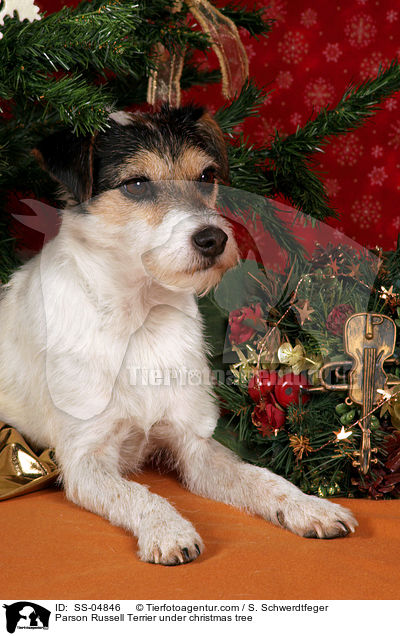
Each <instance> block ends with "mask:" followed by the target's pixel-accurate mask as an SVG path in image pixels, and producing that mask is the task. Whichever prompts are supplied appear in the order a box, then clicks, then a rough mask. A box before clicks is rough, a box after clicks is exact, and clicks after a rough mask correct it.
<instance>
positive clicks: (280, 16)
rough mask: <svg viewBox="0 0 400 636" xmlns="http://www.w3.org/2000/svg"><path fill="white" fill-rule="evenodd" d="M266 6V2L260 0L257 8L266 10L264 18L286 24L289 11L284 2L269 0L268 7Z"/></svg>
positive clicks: (281, 0) (282, 0)
mask: <svg viewBox="0 0 400 636" xmlns="http://www.w3.org/2000/svg"><path fill="white" fill-rule="evenodd" d="M265 5H266V3H265V0H259V2H257V6H258V7H259V8H260V9H264V13H263V17H264V18H265V19H267V20H276V21H277V22H285V20H286V14H287V9H286V2H284V0H269V2H268V3H267V6H265Z"/></svg>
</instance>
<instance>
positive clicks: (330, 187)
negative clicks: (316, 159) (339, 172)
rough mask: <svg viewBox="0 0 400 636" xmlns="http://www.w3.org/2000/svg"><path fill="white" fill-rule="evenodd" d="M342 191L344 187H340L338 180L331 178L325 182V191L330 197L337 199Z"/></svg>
mask: <svg viewBox="0 0 400 636" xmlns="http://www.w3.org/2000/svg"><path fill="white" fill-rule="evenodd" d="M341 189H342V186H341V185H339V180H338V179H331V178H330V179H326V180H325V190H326V192H327V194H328V196H329V197H332V198H333V197H336V196H337V195H338V193H339V191H340V190H341Z"/></svg>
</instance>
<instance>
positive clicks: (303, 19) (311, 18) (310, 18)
mask: <svg viewBox="0 0 400 636" xmlns="http://www.w3.org/2000/svg"><path fill="white" fill-rule="evenodd" d="M317 16H318V14H317V12H316V11H314V9H306V10H305V11H303V13H302V14H301V16H300V24H302V25H303V26H305V27H306V28H307V29H309V28H310V27H312V26H314V25H315V24H317Z"/></svg>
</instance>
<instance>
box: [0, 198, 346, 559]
mask: <svg viewBox="0 0 400 636" xmlns="http://www.w3.org/2000/svg"><path fill="white" fill-rule="evenodd" d="M98 203H99V202H97V205H98ZM122 204H123V203H122V202H121V205H122ZM209 223H211V224H216V225H219V226H220V227H222V228H224V229H225V230H226V231H227V232H228V234H229V239H228V244H227V247H226V250H225V252H224V254H223V255H221V257H219V270H218V267H215V268H211V270H206V271H204V272H194V273H193V274H191V275H190V274H186V275H182V276H181V277H180V278H179V276H178V278H176V280H175V279H174V276H175V275H176V274H177V273H179V272H180V273H181V274H182V272H184V271H185V268H187V267H188V266H191V265H193V262H194V260H193V259H194V256H193V246H191V244H190V236H191V234H192V233H193V231H194V230H195V229H196V227H197V228H199V229H200V228H202V227H204V225H207V224H209ZM236 258H237V250H236V245H235V242H234V239H233V237H232V234H231V232H230V230H229V228H228V226H227V224H226V222H225V221H224V220H223V219H222V218H221V217H219V216H218V215H216V213H213V212H212V211H211V210H210V211H207V212H205V213H204V215H200V214H198V215H196V214H193V213H192V214H190V213H187V212H186V213H185V211H184V210H182V209H176V210H175V209H174V210H171V212H170V213H169V214H167V215H166V217H165V219H164V220H163V221H162V223H160V225H159V227H158V228H156V229H154V227H153V228H152V227H150V225H148V224H147V223H146V221H145V220H144V219H139V218H135V219H133V220H132V221H130V222H129V223H128V224H125V225H112V224H111V223H108V222H107V220H106V219H105V218H104V217H102V216H101V215H100V216H98V215H93V214H85V215H83V214H77V213H76V212H74V211H73V210H67V211H66V212H64V218H63V223H62V227H61V230H60V233H59V234H58V236H57V237H56V238H55V239H53V240H52V241H51V242H49V243H48V244H47V245H46V246H45V247H44V249H43V251H42V253H41V254H40V255H38V256H36V257H34V258H33V259H32V260H31V261H30V262H28V263H27V264H26V265H24V266H23V267H22V268H21V269H20V270H19V271H17V272H16V273H15V274H14V276H13V277H12V279H11V281H10V283H9V284H8V285H7V286H6V288H5V289H4V290H3V295H2V298H1V302H0V324H1V329H2V338H1V340H0V418H1V419H4V420H5V421H7V422H9V423H10V424H12V425H14V426H16V427H17V429H18V430H19V431H21V433H22V434H24V435H26V437H27V438H28V439H30V440H31V441H32V442H34V443H36V444H38V445H41V446H52V447H55V449H56V456H57V459H58V462H59V464H60V466H61V470H62V475H63V481H64V485H65V491H66V495H67V497H68V498H69V499H70V500H72V501H74V502H75V503H77V504H79V505H81V506H84V507H85V508H87V509H88V510H91V511H93V512H95V513H97V514H100V515H103V516H104V517H106V518H107V519H109V520H110V521H111V522H112V523H113V524H116V525H119V526H122V527H124V528H126V529H127V530H129V531H130V532H132V533H134V534H135V535H136V536H137V538H138V543H139V554H140V557H141V558H142V559H143V560H146V561H154V562H159V563H163V564H173V563H182V562H186V561H189V560H192V559H194V558H196V556H197V555H198V553H199V552H200V551H201V550H202V541H201V538H200V537H199V535H198V534H197V532H196V530H195V529H194V528H193V526H192V525H191V524H190V523H189V522H188V521H186V520H185V519H183V518H182V517H181V516H180V515H179V514H178V513H177V512H176V510H175V509H174V508H173V507H172V506H171V505H170V504H169V503H168V502H167V501H166V500H165V499H163V498H161V497H159V496H158V495H155V494H153V493H150V492H149V491H148V489H147V488H146V487H145V486H142V485H139V484H137V483H135V482H133V481H129V480H127V479H126V478H125V477H124V476H123V475H124V474H125V473H126V472H132V471H133V472H134V471H135V470H137V469H138V468H139V467H140V465H141V464H142V463H143V462H144V461H145V460H146V458H147V457H149V455H151V454H153V453H154V452H155V451H156V450H157V449H158V448H165V449H167V450H168V451H169V452H170V453H171V455H172V456H173V458H174V461H175V462H176V466H177V468H178V470H179V472H180V473H181V475H182V479H183V481H184V483H185V484H186V485H187V487H188V488H189V489H190V490H192V491H193V492H196V493H199V494H201V495H204V496H206V497H210V498H213V499H217V500H219V501H223V502H226V503H228V504H232V505H234V506H238V507H241V508H244V509H247V510H249V511H250V512H252V513H256V514H259V515H262V516H263V517H264V518H265V519H268V520H270V521H272V522H273V523H275V524H281V525H283V526H284V527H286V528H289V529H290V530H292V531H293V532H296V533H297V534H300V535H307V534H313V533H314V534H315V535H316V536H318V537H331V536H339V535H340V534H344V533H345V529H346V528H344V527H343V524H344V525H345V526H346V527H347V528H349V529H350V530H352V531H353V530H354V528H355V526H356V525H357V523H356V521H355V520H354V518H353V516H352V514H351V513H350V512H349V511H347V510H345V509H344V508H341V507H340V506H338V505H336V504H332V503H330V502H328V501H325V500H319V499H318V498H315V497H309V496H307V495H305V494H303V493H302V492H301V491H300V490H298V489H297V488H296V487H295V486H293V485H292V484H290V483H289V482H287V481H285V480H284V479H282V478H281V477H278V476H276V475H274V474H273V473H271V472H269V471H268V470H264V469H261V468H257V467H254V466H250V465H247V464H245V463H243V462H241V461H240V460H239V459H238V458H237V457H236V456H235V455H234V454H233V453H231V452H230V451H228V450H227V449H225V448H223V447H222V446H221V445H219V444H218V443H217V442H216V441H214V440H213V439H212V438H211V436H212V433H213V430H214V427H215V424H216V421H217V417H218V409H217V406H216V403H215V400H214V398H213V397H212V395H211V393H210V386H208V385H205V384H200V385H199V384H195V383H187V382H186V383H183V384H182V383H179V382H175V383H174V382H172V383H171V384H169V385H168V384H167V385H162V384H161V385H159V384H156V385H155V386H150V385H148V386H142V385H133V384H132V368H136V369H150V370H152V369H153V370H155V369H160V370H165V369H175V370H176V369H182V368H186V369H194V370H198V371H201V372H202V373H203V372H204V374H205V375H207V361H206V355H205V345H204V340H203V335H202V322H201V318H200V315H199V311H198V308H197V304H196V300H195V295H194V292H195V291H197V292H198V291H201V290H202V289H204V288H205V287H207V286H208V284H209V282H210V281H211V284H214V283H215V282H217V280H218V278H219V277H220V275H221V272H222V270H223V269H224V268H226V267H230V266H232V265H233V264H234V262H235V261H236ZM224 259H225V260H224ZM189 269H190V267H189ZM217 270H218V271H217ZM216 271H217V274H216V273H215V272H216Z"/></svg>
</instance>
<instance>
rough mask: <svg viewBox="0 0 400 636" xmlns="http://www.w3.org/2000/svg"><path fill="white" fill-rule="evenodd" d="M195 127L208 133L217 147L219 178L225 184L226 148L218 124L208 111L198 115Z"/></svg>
mask: <svg viewBox="0 0 400 636" xmlns="http://www.w3.org/2000/svg"><path fill="white" fill-rule="evenodd" d="M197 127H198V128H200V129H203V130H204V131H205V132H206V133H208V134H209V136H210V139H211V141H212V143H213V145H214V146H215V148H216V149H217V151H218V154H219V168H220V172H221V179H222V182H223V183H225V184H227V183H228V179H229V162H228V152H227V149H226V143H225V139H224V134H223V132H222V130H221V128H220V127H219V126H218V124H217V122H216V121H215V119H214V118H213V117H212V116H211V115H210V114H209V113H204V115H202V117H200V119H199V121H198V123H197Z"/></svg>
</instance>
